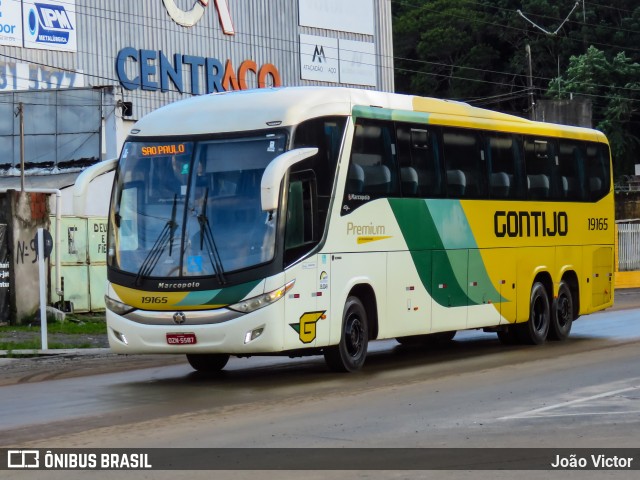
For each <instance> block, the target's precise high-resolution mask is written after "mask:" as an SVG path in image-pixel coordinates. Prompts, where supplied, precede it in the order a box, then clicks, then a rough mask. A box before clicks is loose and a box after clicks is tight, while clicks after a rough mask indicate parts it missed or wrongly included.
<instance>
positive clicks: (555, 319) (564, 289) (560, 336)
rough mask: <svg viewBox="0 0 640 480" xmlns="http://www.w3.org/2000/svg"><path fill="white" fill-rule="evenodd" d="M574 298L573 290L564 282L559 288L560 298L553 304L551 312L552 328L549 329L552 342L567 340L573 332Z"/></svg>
mask: <svg viewBox="0 0 640 480" xmlns="http://www.w3.org/2000/svg"><path fill="white" fill-rule="evenodd" d="M573 317H574V310H573V296H572V295H571V289H569V285H567V284H566V283H565V282H564V281H562V282H560V286H559V287H558V296H557V298H556V299H555V300H554V302H553V308H552V310H551V326H550V328H549V338H550V339H551V340H566V339H567V337H568V336H569V332H571V324H572V323H573Z"/></svg>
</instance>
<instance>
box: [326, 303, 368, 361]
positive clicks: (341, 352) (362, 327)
mask: <svg viewBox="0 0 640 480" xmlns="http://www.w3.org/2000/svg"><path fill="white" fill-rule="evenodd" d="M368 344H369V323H368V320H367V311H366V309H365V308H364V305H363V304H362V302H361V301H360V299H359V298H358V297H349V298H347V301H346V302H345V305H344V311H343V314H342V333H341V335H340V343H339V344H338V345H335V346H332V347H328V348H326V349H325V350H324V359H325V361H326V362H327V365H328V366H329V368H330V369H331V370H333V371H336V372H355V371H357V370H360V369H361V368H362V365H364V361H365V359H366V357H367V347H368Z"/></svg>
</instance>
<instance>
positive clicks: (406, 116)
mask: <svg viewBox="0 0 640 480" xmlns="http://www.w3.org/2000/svg"><path fill="white" fill-rule="evenodd" d="M352 114H353V117H354V118H370V119H373V120H394V121H396V122H412V123H425V124H426V123H429V114H428V113H424V112H414V111H410V110H392V109H389V108H379V107H364V106H361V105H356V106H355V107H353V112H352Z"/></svg>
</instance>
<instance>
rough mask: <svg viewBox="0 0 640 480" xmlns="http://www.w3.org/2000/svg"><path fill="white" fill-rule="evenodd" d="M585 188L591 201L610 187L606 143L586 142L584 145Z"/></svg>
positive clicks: (599, 196)
mask: <svg viewBox="0 0 640 480" xmlns="http://www.w3.org/2000/svg"><path fill="white" fill-rule="evenodd" d="M586 162H587V175H588V181H587V188H588V197H589V200H590V201H592V202H595V201H598V200H600V199H601V198H602V197H604V196H605V195H606V194H607V193H609V190H610V189H611V185H610V183H611V171H610V169H609V149H608V148H607V146H606V145H603V144H598V143H588V144H587V146H586Z"/></svg>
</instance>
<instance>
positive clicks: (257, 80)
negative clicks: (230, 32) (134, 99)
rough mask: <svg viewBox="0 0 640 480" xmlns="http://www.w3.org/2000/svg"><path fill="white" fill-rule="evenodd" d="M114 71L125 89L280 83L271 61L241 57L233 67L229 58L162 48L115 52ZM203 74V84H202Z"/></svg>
mask: <svg viewBox="0 0 640 480" xmlns="http://www.w3.org/2000/svg"><path fill="white" fill-rule="evenodd" d="M132 72H133V73H132ZM116 73H117V75H118V80H119V81H120V84H121V85H122V86H123V87H124V88H126V89H127V90H138V89H142V90H148V91H157V90H160V91H162V92H167V91H177V92H178V93H191V94H193V95H201V94H203V93H213V92H222V91H228V90H246V89H248V88H252V86H257V87H258V88H264V87H279V86H281V84H282V80H281V78H280V72H279V71H278V69H277V67H276V66H275V65H273V64H271V63H265V64H263V65H260V66H258V64H257V63H256V62H255V61H253V60H244V61H243V62H242V63H240V65H239V66H238V69H237V70H236V69H235V68H234V65H233V63H232V61H231V60H227V61H226V62H225V63H224V65H223V64H222V62H221V61H220V60H218V59H217V58H210V57H198V56H194V55H182V54H179V53H176V54H175V55H173V56H172V57H167V56H166V55H165V54H164V53H163V52H162V51H156V50H136V49H135V48H133V47H127V48H123V49H122V50H120V52H118V58H117V59H116ZM185 76H186V77H187V78H185ZM202 77H204V85H201V78H202Z"/></svg>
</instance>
